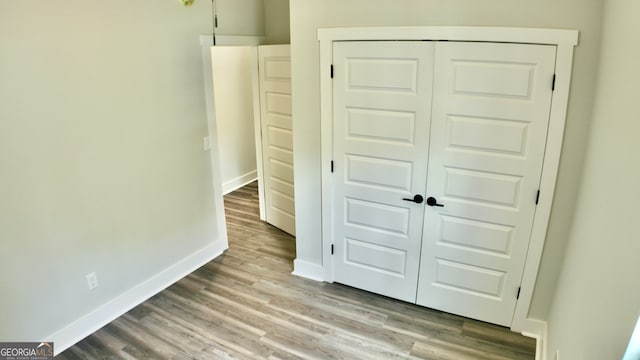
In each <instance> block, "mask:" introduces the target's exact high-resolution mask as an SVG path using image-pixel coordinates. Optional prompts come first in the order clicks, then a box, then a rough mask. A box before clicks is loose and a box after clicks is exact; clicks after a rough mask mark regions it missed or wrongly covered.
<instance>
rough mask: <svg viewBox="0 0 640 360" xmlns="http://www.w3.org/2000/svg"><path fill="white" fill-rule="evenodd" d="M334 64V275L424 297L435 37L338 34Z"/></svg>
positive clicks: (368, 286)
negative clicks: (420, 285) (418, 198)
mask: <svg viewBox="0 0 640 360" xmlns="http://www.w3.org/2000/svg"><path fill="white" fill-rule="evenodd" d="M334 64H335V65H336V69H337V70H336V72H335V75H334V76H335V78H334V83H333V84H334V105H335V107H334V109H335V111H334V129H335V132H334V139H333V145H334V153H335V156H334V160H333V161H334V169H335V170H334V171H335V173H334V179H335V187H334V194H335V199H336V200H335V209H334V211H335V212H334V219H335V227H334V234H333V238H334V240H335V247H334V251H335V254H334V259H335V261H334V267H335V278H334V280H335V281H338V282H341V283H344V284H348V285H351V286H355V287H358V288H362V289H366V290H369V291H372V292H375V293H378V294H382V295H386V296H391V297H394V298H398V299H402V300H405V301H411V302H414V301H415V295H416V286H417V276H418V266H419V256H420V242H421V238H422V218H423V212H424V206H423V205H422V204H417V203H414V202H411V201H405V200H403V198H409V199H411V198H413V197H414V195H415V194H419V195H424V192H425V182H424V179H425V177H426V170H427V166H426V165H427V164H426V163H424V162H423V161H422V160H423V159H424V157H425V156H426V153H427V151H428V145H429V143H428V140H429V117H430V113H431V87H432V78H431V72H432V69H433V43H427V42H423V43H416V42H358V43H351V42H347V43H337V44H335V46H334ZM416 160H418V161H416Z"/></svg>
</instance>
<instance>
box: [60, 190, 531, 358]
mask: <svg viewBox="0 0 640 360" xmlns="http://www.w3.org/2000/svg"><path fill="white" fill-rule="evenodd" d="M225 206H226V216H227V224H228V225H227V226H228V232H229V242H230V247H229V250H227V251H226V252H225V253H224V254H223V255H222V256H220V257H219V258H217V259H216V260H214V261H212V262H210V263H208V264H207V265H205V266H203V267H202V268H200V269H199V270H197V271H195V272H194V273H192V274H190V275H188V276H187V277H185V278H184V279H182V280H180V281H178V282H177V283H176V284H174V285H172V286H171V287H169V288H167V289H166V290H164V291H162V292H161V293H159V294H158V295H156V296H154V297H152V298H151V299H149V300H148V301H146V302H144V303H143V304H141V305H139V306H138V307H136V308H134V309H133V310H131V311H129V312H128V313H126V314H125V315H123V316H122V317H120V318H118V319H116V320H115V321H113V322H112V323H110V324H108V325H107V326H105V327H104V328H102V329H101V330H99V331H97V332H95V333H94V334H92V335H91V336H89V337H87V338H86V339H84V340H82V341H81V342H79V343H77V344H76V345H74V346H73V347H71V348H69V349H67V350H66V351H64V352H63V353H62V354H60V355H59V356H57V357H56V359H282V360H285V359H448V360H454V359H455V360H457V359H510V360H512V359H534V358H535V354H534V352H535V340H533V339H529V338H526V337H523V336H520V335H519V334H516V333H512V332H510V331H509V330H508V329H506V328H503V327H500V326H495V325H490V324H486V323H482V322H479V321H474V320H470V319H466V318H462V317H458V316H455V315H451V314H446V313H442V312H439V311H435V310H431V309H427V308H423V307H419V306H416V305H412V304H409V303H405V302H401V301H397V300H393V299H389V298H386V297H382V296H378V295H374V294H371V293H367V292H365V291H361V290H357V289H353V288H350V287H347V286H343V285H339V284H328V283H321V282H315V281H311V280H307V279H303V278H299V277H296V276H293V275H291V271H292V270H293V269H292V262H293V259H294V257H295V241H294V239H293V237H292V236H290V235H288V234H285V233H284V232H281V231H280V230H278V229H276V228H274V227H272V226H270V225H268V224H266V223H263V222H261V221H260V220H259V219H258V206H257V189H256V184H255V183H253V184H250V185H248V186H246V187H244V188H242V189H240V190H238V191H235V192H233V193H231V194H229V195H227V196H226V197H225Z"/></svg>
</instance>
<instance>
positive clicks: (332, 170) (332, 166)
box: [331, 160, 333, 172]
mask: <svg viewBox="0 0 640 360" xmlns="http://www.w3.org/2000/svg"><path fill="white" fill-rule="evenodd" d="M331 172H333V160H331Z"/></svg>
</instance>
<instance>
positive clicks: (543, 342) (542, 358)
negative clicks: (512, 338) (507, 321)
mask: <svg viewBox="0 0 640 360" xmlns="http://www.w3.org/2000/svg"><path fill="white" fill-rule="evenodd" d="M522 335H524V336H526V337H530V338H534V339H536V360H546V359H547V322H546V321H542V320H536V319H527V329H526V330H523V331H522Z"/></svg>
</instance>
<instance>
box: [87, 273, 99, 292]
mask: <svg viewBox="0 0 640 360" xmlns="http://www.w3.org/2000/svg"><path fill="white" fill-rule="evenodd" d="M86 278H87V285H88V286H89V290H93V289H95V288H97V287H98V276H96V273H95V272H92V273H90V274H87V275H86Z"/></svg>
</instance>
